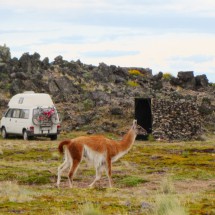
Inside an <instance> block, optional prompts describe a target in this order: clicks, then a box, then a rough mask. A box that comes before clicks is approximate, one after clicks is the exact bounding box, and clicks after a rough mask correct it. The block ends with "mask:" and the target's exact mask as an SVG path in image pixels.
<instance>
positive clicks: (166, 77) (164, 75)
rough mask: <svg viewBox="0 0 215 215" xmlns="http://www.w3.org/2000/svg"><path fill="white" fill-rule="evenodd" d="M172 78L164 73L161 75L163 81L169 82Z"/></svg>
mask: <svg viewBox="0 0 215 215" xmlns="http://www.w3.org/2000/svg"><path fill="white" fill-rule="evenodd" d="M172 77H173V76H172V74H170V73H164V74H163V80H166V81H169V80H170V79H171V78H172Z"/></svg>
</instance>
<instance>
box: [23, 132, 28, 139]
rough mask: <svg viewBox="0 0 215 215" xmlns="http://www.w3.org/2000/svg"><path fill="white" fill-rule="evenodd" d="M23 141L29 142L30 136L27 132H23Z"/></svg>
mask: <svg viewBox="0 0 215 215" xmlns="http://www.w3.org/2000/svg"><path fill="white" fill-rule="evenodd" d="M23 140H29V136H28V133H27V131H26V130H25V131H23Z"/></svg>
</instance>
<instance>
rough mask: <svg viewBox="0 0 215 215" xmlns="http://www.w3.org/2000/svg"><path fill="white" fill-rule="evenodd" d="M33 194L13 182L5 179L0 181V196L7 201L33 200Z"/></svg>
mask: <svg viewBox="0 0 215 215" xmlns="http://www.w3.org/2000/svg"><path fill="white" fill-rule="evenodd" d="M33 195H34V194H33V193H32V192H31V191H29V190H26V189H25V188H23V187H21V186H19V185H18V184H17V183H15V182H11V181H6V182H1V183H0V197H1V199H2V200H3V201H9V202H18V203H22V202H28V201H31V200H33V197H32V196H33Z"/></svg>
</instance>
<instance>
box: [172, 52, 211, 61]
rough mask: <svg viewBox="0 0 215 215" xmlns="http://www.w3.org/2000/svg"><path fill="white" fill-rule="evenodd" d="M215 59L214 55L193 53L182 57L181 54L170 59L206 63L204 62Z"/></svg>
mask: <svg viewBox="0 0 215 215" xmlns="http://www.w3.org/2000/svg"><path fill="white" fill-rule="evenodd" d="M214 59H215V56H212V55H200V54H199V55H191V56H186V57H181V56H177V57H171V59H170V60H173V61H182V62H183V61H188V62H191V63H204V62H210V61H213V60H214Z"/></svg>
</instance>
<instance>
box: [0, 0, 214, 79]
mask: <svg viewBox="0 0 215 215" xmlns="http://www.w3.org/2000/svg"><path fill="white" fill-rule="evenodd" d="M0 20H1V21H0V45H4V44H6V45H7V46H8V47H9V48H10V51H11V55H12V57H18V58H19V57H20V56H21V55H22V54H23V53H29V54H33V53H35V52H37V53H39V54H40V56H41V60H42V59H43V58H45V57H48V58H49V60H50V62H51V61H53V60H54V58H55V57H56V56H59V55H61V56H63V59H65V60H67V61H76V60H78V59H79V60H81V62H83V63H85V64H93V65H95V66H98V65H99V63H102V62H103V63H105V64H107V65H116V66H122V67H124V66H126V67H142V68H150V69H152V72H153V74H157V73H158V72H160V71H162V72H163V73H171V74H172V75H174V76H175V77H177V73H178V72H179V71H194V75H201V74H206V75H207V77H208V79H209V82H213V83H215V27H214V26H215V0H0Z"/></svg>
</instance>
